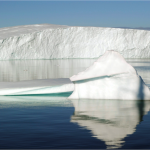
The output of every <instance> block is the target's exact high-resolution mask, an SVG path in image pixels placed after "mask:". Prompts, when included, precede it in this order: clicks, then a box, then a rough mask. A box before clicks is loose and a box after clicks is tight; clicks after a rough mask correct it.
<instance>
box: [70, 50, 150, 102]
mask: <svg viewBox="0 0 150 150" xmlns="http://www.w3.org/2000/svg"><path fill="white" fill-rule="evenodd" d="M70 80H71V81H73V82H74V85H75V89H74V92H73V94H72V95H71V96H70V97H69V98H70V99H122V100H123V99H125V100H150V91H149V88H148V87H147V86H146V85H145V83H144V82H143V80H142V78H141V77H140V76H139V75H138V74H137V72H136V70H135V69H134V68H133V67H132V66H131V65H129V64H128V63H127V62H126V61H125V59H124V58H123V57H122V56H121V55H120V54H119V53H118V52H115V51H107V52H106V53H105V54H104V55H103V56H101V57H100V58H99V59H98V60H97V61H96V62H95V63H94V64H93V65H92V66H90V67H89V68H88V69H86V70H85V71H83V72H81V73H79V74H77V75H74V76H72V77H71V78H70Z"/></svg>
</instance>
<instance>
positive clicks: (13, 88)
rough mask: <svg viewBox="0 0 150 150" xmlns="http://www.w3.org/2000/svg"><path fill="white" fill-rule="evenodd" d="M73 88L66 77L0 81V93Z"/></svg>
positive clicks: (14, 93)
mask: <svg viewBox="0 0 150 150" xmlns="http://www.w3.org/2000/svg"><path fill="white" fill-rule="evenodd" d="M73 90H74V85H73V84H72V82H71V81H70V80H69V79H67V78H66V79H65V78H63V79H62V78H59V79H45V80H44V79H43V80H31V81H20V82H1V83H0V95H37V94H59V93H67V92H72V91H73Z"/></svg>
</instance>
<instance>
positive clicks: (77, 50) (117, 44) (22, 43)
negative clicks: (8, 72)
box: [0, 25, 150, 60]
mask: <svg viewBox="0 0 150 150" xmlns="http://www.w3.org/2000/svg"><path fill="white" fill-rule="evenodd" d="M112 49H113V50H115V51H118V52H119V53H120V54H122V56H123V57H124V58H150V31H146V30H145V31H144V30H135V29H120V28H102V27H69V26H59V25H32V26H30V25H29V26H20V27H12V28H1V29H0V60H7V59H58V58H96V57H99V56H100V55H102V54H104V52H105V51H107V50H112Z"/></svg>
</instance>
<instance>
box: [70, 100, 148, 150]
mask: <svg viewBox="0 0 150 150" xmlns="http://www.w3.org/2000/svg"><path fill="white" fill-rule="evenodd" d="M72 103H73V105H74V107H75V112H74V114H73V116H72V117H71V122H73V123H77V124H78V125H79V126H81V127H82V128H85V129H88V130H90V131H91V133H92V136H93V137H95V138H97V139H100V140H102V141H104V142H105V144H106V146H107V149H114V148H121V147H122V146H123V145H124V144H125V143H124V142H125V141H126V139H124V138H125V137H127V136H130V135H131V134H133V133H134V132H135V131H136V126H137V125H138V124H139V123H140V122H141V121H143V116H144V115H146V114H147V112H148V111H149V109H150V103H149V101H132V100H131V101H119V100H113V101H112V100H87V99H86V100H72ZM136 140H137V138H136Z"/></svg>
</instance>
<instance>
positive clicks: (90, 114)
mask: <svg viewBox="0 0 150 150" xmlns="http://www.w3.org/2000/svg"><path fill="white" fill-rule="evenodd" d="M127 61H128V62H129V63H130V64H131V65H132V66H134V67H135V69H136V70H137V72H138V73H139V75H141V77H142V78H143V80H144V82H145V83H146V84H147V85H148V86H149V87H150V60H144V59H128V60H127ZM93 62H94V59H74V60H34V61H33V60H26V61H23V60H20V61H19V60H18V61H17V60H15V61H0V70H1V72H0V82H3V81H5V82H6V81H7V82H16V81H22V80H33V79H47V78H69V77H70V76H72V75H73V74H76V73H78V72H80V71H82V70H84V69H85V68H87V67H88V66H90V64H92V63H93ZM70 94H71V93H67V94H63V95H59V96H57V95H35V96H0V148H1V149H106V148H107V149H150V101H120V100H68V99H67V97H68V96H69V95H70ZM108 94H109V93H108Z"/></svg>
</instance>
